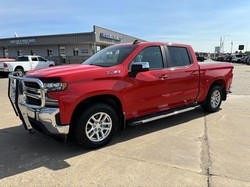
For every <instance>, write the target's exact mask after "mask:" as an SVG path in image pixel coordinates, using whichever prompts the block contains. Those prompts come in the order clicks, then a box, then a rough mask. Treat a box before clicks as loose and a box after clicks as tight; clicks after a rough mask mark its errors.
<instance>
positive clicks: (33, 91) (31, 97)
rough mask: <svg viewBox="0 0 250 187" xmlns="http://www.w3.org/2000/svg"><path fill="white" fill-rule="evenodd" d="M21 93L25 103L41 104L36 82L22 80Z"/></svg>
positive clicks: (39, 89) (38, 87)
mask: <svg viewBox="0 0 250 187" xmlns="http://www.w3.org/2000/svg"><path fill="white" fill-rule="evenodd" d="M23 91H24V92H23V95H24V98H25V102H26V104H27V105H35V106H41V104H42V95H41V93H42V92H41V88H40V86H39V84H38V83H37V82H30V81H29V82H27V81H23Z"/></svg>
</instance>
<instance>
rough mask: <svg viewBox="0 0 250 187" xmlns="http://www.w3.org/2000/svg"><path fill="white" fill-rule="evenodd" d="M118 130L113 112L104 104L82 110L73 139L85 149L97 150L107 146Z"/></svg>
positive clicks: (93, 105) (115, 115) (116, 118)
mask: <svg viewBox="0 0 250 187" xmlns="http://www.w3.org/2000/svg"><path fill="white" fill-rule="evenodd" d="M117 129H118V117H117V114H116V112H115V110H114V109H113V108H112V107H111V106H109V105H107V104H104V103H97V104H92V105H90V106H88V108H87V109H85V110H83V112H82V114H81V116H80V118H79V120H78V121H77V122H76V126H75V128H74V138H75V140H76V141H77V143H78V144H80V145H82V146H83V147H86V148H97V147H101V146H104V145H105V144H107V143H108V142H109V141H110V140H111V139H112V137H113V136H114V134H115V133H116V131H117Z"/></svg>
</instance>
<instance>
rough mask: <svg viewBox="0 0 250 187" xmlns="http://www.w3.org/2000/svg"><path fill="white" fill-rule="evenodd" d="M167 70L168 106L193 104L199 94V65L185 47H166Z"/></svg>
mask: <svg viewBox="0 0 250 187" xmlns="http://www.w3.org/2000/svg"><path fill="white" fill-rule="evenodd" d="M166 55H167V59H168V68H169V70H170V74H171V79H169V80H168V94H169V97H168V104H169V105H170V106H171V108H172V107H178V106H184V105H188V104H190V103H193V102H195V100H196V98H197V96H198V93H199V65H198V63H197V61H196V59H194V58H192V56H191V51H190V49H189V48H186V47H179V46H168V47H166ZM193 59H194V60H195V61H194V60H193Z"/></svg>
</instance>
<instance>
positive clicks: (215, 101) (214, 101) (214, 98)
mask: <svg viewBox="0 0 250 187" xmlns="http://www.w3.org/2000/svg"><path fill="white" fill-rule="evenodd" d="M210 103H211V106H212V107H213V108H217V107H218V106H219V105H220V103H221V93H220V91H219V90H214V92H213V93H212V95H211V100H210Z"/></svg>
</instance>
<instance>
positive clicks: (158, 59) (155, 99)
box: [126, 46, 170, 118]
mask: <svg viewBox="0 0 250 187" xmlns="http://www.w3.org/2000/svg"><path fill="white" fill-rule="evenodd" d="M133 62H148V63H149V66H150V69H149V71H146V72H139V73H138V74H137V75H136V76H135V77H130V76H128V77H127V78H126V79H127V80H126V83H127V91H126V103H127V109H128V111H126V112H127V113H126V114H127V115H128V118H132V117H139V116H143V115H147V114H151V113H154V112H159V111H161V110H164V109H166V107H167V106H166V103H165V101H166V90H167V81H168V80H167V79H168V78H169V77H170V73H169V72H170V71H169V70H167V69H164V63H163V58H162V50H161V47H160V46H151V47H147V48H144V49H143V50H142V51H141V52H140V53H139V54H138V55H137V56H136V57H135V58H134V60H133V61H132V63H133Z"/></svg>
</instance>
